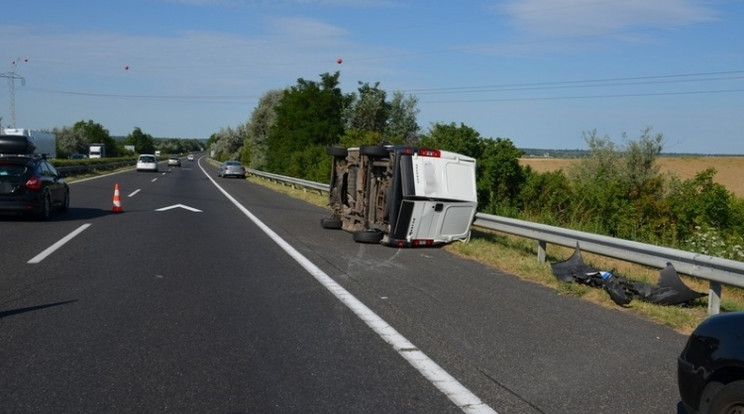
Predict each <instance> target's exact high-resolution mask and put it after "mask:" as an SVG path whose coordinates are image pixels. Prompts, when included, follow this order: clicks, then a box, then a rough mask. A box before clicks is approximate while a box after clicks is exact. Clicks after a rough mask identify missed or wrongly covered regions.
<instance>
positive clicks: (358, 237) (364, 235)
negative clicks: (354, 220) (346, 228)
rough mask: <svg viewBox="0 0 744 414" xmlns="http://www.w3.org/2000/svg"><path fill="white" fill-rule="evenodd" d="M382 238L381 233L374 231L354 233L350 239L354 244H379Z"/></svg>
mask: <svg viewBox="0 0 744 414" xmlns="http://www.w3.org/2000/svg"><path fill="white" fill-rule="evenodd" d="M382 236H383V234H382V233H381V232H379V231H375V230H362V231H355V232H354V233H352V234H351V237H352V238H353V239H354V241H355V242H357V243H370V244H377V243H380V242H381V241H382Z"/></svg>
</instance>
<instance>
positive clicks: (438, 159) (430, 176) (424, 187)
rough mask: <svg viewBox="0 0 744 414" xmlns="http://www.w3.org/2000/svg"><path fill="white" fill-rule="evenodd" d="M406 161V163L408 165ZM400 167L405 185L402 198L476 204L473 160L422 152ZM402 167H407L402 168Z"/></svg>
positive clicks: (439, 152)
mask: <svg viewBox="0 0 744 414" xmlns="http://www.w3.org/2000/svg"><path fill="white" fill-rule="evenodd" d="M409 160H410V161H409ZM406 161H407V162H405V163H401V168H403V169H404V170H405V169H408V168H410V171H404V176H408V178H409V181H408V183H409V184H412V185H413V187H411V188H405V184H406V180H405V179H404V196H408V197H425V198H430V199H442V200H460V201H476V200H477V192H476V186H475V159H474V158H471V157H468V156H465V155H461V154H456V153H454V152H448V151H439V150H422V152H421V153H416V154H413V155H411V156H410V158H409V159H407V160H406ZM404 164H409V165H406V166H404Z"/></svg>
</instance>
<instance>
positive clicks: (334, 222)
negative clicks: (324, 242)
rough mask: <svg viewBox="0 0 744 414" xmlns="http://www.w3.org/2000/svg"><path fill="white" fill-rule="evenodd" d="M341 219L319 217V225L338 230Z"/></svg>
mask: <svg viewBox="0 0 744 414" xmlns="http://www.w3.org/2000/svg"><path fill="white" fill-rule="evenodd" d="M341 225H342V223H341V220H339V219H329V218H322V219H320V226H321V227H323V228H324V229H332V230H338V229H340V228H341Z"/></svg>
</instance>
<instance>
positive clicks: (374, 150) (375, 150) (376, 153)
mask: <svg viewBox="0 0 744 414" xmlns="http://www.w3.org/2000/svg"><path fill="white" fill-rule="evenodd" d="M359 153H360V154H362V155H367V156H370V157H373V158H387V157H389V156H390V151H388V149H387V148H385V147H383V146H380V145H362V146H361V147H359Z"/></svg>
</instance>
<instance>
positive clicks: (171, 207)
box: [155, 204, 202, 213]
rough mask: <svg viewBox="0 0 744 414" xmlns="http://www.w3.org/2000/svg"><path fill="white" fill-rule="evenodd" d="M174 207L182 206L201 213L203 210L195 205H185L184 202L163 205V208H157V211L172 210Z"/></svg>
mask: <svg viewBox="0 0 744 414" xmlns="http://www.w3.org/2000/svg"><path fill="white" fill-rule="evenodd" d="M174 208H182V209H185V210H189V211H193V212H194V213H201V212H202V211H201V210H199V209H198V208H194V207H189V206H185V205H183V204H174V205H172V206H168V207H163V208H159V209H157V210H155V211H166V210H172V209H174Z"/></svg>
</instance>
